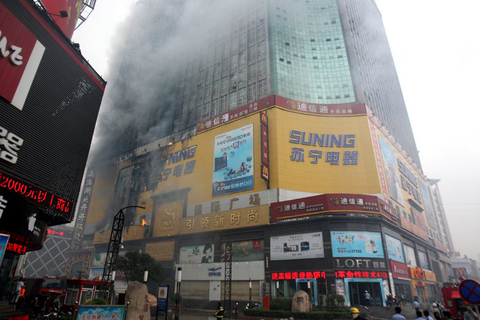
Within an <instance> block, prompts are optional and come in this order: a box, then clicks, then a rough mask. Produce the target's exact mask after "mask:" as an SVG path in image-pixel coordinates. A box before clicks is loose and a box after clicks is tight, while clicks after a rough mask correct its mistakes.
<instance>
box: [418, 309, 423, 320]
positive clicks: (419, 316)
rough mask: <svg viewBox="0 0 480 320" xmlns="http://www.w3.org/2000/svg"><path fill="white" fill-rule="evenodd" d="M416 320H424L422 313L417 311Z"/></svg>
mask: <svg viewBox="0 0 480 320" xmlns="http://www.w3.org/2000/svg"><path fill="white" fill-rule="evenodd" d="M416 320H424V319H423V314H422V311H417V319H416Z"/></svg>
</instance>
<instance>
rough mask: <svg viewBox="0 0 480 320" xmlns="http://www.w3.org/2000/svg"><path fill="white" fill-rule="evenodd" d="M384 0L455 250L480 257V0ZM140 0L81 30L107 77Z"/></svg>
mask: <svg viewBox="0 0 480 320" xmlns="http://www.w3.org/2000/svg"><path fill="white" fill-rule="evenodd" d="M376 1H377V4H378V6H379V8H380V11H381V12H382V15H383V20H384V24H385V27H386V30H387V35H388V38H389V42H390V47H391V49H392V52H393V56H394V59H395V64H396V68H397V72H398V75H399V78H400V82H401V85H402V90H403V94H404V97H405V101H406V104H407V108H408V111H409V115H410V121H411V123H412V126H413V131H414V134H415V139H416V143H417V147H418V150H420V159H421V161H422V167H423V170H424V172H425V174H426V175H427V177H428V178H431V179H441V182H440V190H441V191H442V197H443V202H444V205H445V209H446V211H447V216H448V221H449V223H450V230H451V232H452V236H453V240H454V245H455V250H456V251H460V252H461V253H462V254H467V255H468V256H469V257H470V258H474V259H477V260H480V230H479V229H480V218H479V217H478V214H479V213H480V170H479V169H478V166H479V165H478V164H477V163H478V162H480V148H479V147H480V146H479V144H480V143H479V140H480V139H479V138H477V136H479V133H480V129H479V126H480V123H479V121H478V120H479V119H478V115H479V114H480V111H478V110H479V104H480V100H479V99H478V97H477V95H478V94H476V92H479V91H480V89H479V87H480V81H479V80H478V79H479V76H480V41H479V37H478V31H479V30H480V28H479V26H478V23H477V21H478V17H477V16H478V12H479V10H478V9H480V2H478V1H475V0H458V1H455V2H451V1H449V0H435V1H434V0H376ZM134 3H135V1H133V0H101V1H97V2H96V6H95V10H94V11H93V12H92V14H91V15H90V17H89V18H88V19H87V21H86V22H84V24H83V25H81V26H80V27H79V28H78V29H77V30H76V31H75V34H74V36H73V41H75V42H78V43H80V46H81V50H82V54H83V55H84V56H85V58H86V59H87V60H89V61H90V64H91V65H92V66H93V67H94V69H95V70H97V72H98V73H99V74H101V75H102V76H103V77H104V78H105V79H106V80H107V81H109V78H108V73H109V72H108V67H109V62H110V60H109V57H110V56H111V55H112V54H113V52H112V51H113V50H114V48H115V47H117V46H115V41H122V40H124V39H122V34H118V33H119V30H120V28H119V26H120V25H121V24H122V22H123V21H125V19H126V17H127V15H128V13H129V12H130V10H131V8H132V6H133V5H134ZM138 18H139V19H141V17H138ZM122 29H123V30H125V29H124V28H122ZM107 90H108V86H107Z"/></svg>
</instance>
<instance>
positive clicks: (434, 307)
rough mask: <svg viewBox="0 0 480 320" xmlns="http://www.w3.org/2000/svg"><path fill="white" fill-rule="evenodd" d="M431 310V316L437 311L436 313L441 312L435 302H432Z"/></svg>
mask: <svg viewBox="0 0 480 320" xmlns="http://www.w3.org/2000/svg"><path fill="white" fill-rule="evenodd" d="M432 312H433V316H435V313H438V315H439V316H440V314H441V312H440V308H438V304H436V303H433V304H432Z"/></svg>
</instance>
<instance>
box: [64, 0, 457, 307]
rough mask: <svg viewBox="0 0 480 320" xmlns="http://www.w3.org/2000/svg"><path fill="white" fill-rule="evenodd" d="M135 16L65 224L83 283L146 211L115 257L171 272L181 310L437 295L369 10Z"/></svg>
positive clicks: (410, 147) (288, 7)
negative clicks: (148, 259)
mask: <svg viewBox="0 0 480 320" xmlns="http://www.w3.org/2000/svg"><path fill="white" fill-rule="evenodd" d="M165 6H166V7H165ZM165 8H168V10H165ZM136 10H137V11H136V12H135V13H134V16H135V17H142V22H143V23H145V25H154V27H153V28H147V29H145V28H144V26H143V24H141V25H139V23H138V19H134V20H132V21H133V22H132V23H131V24H130V26H129V28H128V34H129V36H128V37H127V38H128V40H127V41H125V43H126V44H127V45H126V46H125V47H122V50H119V52H121V56H120V57H119V58H118V59H117V60H118V61H119V62H118V65H117V67H116V68H115V69H116V70H117V73H116V75H118V77H116V76H115V79H116V80H115V82H114V83H112V84H111V85H112V87H111V89H112V90H111V91H110V92H108V94H107V95H108V98H107V100H108V103H107V105H106V106H104V107H105V108H106V110H107V111H105V112H104V117H103V126H102V127H99V128H98V129H99V130H100V131H99V132H98V133H99V134H98V138H99V139H100V143H99V145H100V146H101V147H99V148H97V150H98V151H100V153H97V154H95V157H94V158H93V159H92V161H91V164H92V165H91V168H90V170H89V172H88V176H87V177H86V179H85V185H84V188H83V191H82V194H81V197H83V198H82V200H81V203H82V205H81V206H80V207H79V210H78V214H77V216H78V218H77V223H76V228H75V234H74V246H73V247H74V249H82V248H83V249H85V250H89V251H88V252H91V250H92V249H93V251H94V254H95V256H96V257H97V258H98V259H96V264H95V267H93V264H92V265H91V267H92V268H90V274H91V275H98V274H99V270H97V269H101V263H99V261H100V260H101V259H100V258H99V257H102V256H103V257H105V256H106V253H107V246H108V242H109V240H110V230H111V228H112V224H113V216H114V215H115V213H117V212H118V211H119V210H122V209H123V208H126V207H128V206H144V207H145V209H140V208H138V207H137V208H127V209H125V210H124V211H125V228H124V229H123V234H122V236H123V237H122V239H123V245H124V246H125V249H127V250H128V249H137V250H142V251H144V252H147V253H150V254H151V255H152V256H153V257H154V258H155V259H156V260H157V261H160V262H162V264H163V266H164V268H165V269H166V270H167V272H166V273H165V274H166V277H167V279H166V280H167V281H171V282H173V281H175V276H174V274H175V272H174V271H175V270H177V268H178V267H182V269H183V274H182V279H183V281H182V292H181V295H182V297H184V298H191V299H208V300H211V301H216V300H221V299H226V300H228V299H229V298H232V299H234V300H236V301H239V300H244V301H248V299H249V298H250V297H249V296H248V294H249V288H252V291H253V300H254V301H261V295H271V296H272V297H279V296H282V297H292V295H293V294H294V292H295V291H298V290H300V289H303V290H305V291H307V292H309V294H310V296H311V299H312V302H313V304H315V305H321V304H322V302H323V301H325V296H326V295H328V294H332V293H337V294H340V295H344V296H345V298H346V303H347V305H358V304H365V300H364V296H363V295H359V294H358V292H364V291H365V290H368V291H369V292H370V294H371V295H372V296H373V297H374V300H373V301H375V303H376V304H379V305H385V303H386V301H385V297H386V293H387V292H391V293H393V294H395V293H397V294H398V295H400V293H402V294H403V295H404V296H405V298H406V299H410V300H412V299H413V296H418V297H419V299H420V300H421V301H423V302H427V301H428V300H435V299H437V298H439V297H440V296H439V291H438V283H439V282H442V281H443V280H442V279H444V278H447V279H448V276H449V273H451V263H450V261H449V259H448V253H449V250H451V248H452V247H451V243H450V242H449V241H450V239H448V238H447V237H446V236H445V235H446V234H447V233H446V232H447V231H445V230H447V229H445V228H444V223H445V222H446V221H445V219H442V220H441V221H442V224H441V225H440V223H439V217H441V215H442V214H443V213H442V212H443V211H442V210H443V208H442V205H441V201H438V199H439V197H438V196H439V194H438V195H436V197H435V198H434V197H433V194H434V192H435V194H436V193H437V192H438V189H436V190H432V187H431V185H430V184H429V183H428V180H427V178H426V177H425V175H424V174H423V172H422V170H421V167H420V161H419V159H418V154H417V150H416V147H415V141H414V138H413V133H412V130H411V127H410V123H409V119H408V115H407V111H406V107H405V103H404V101H403V97H402V93H401V89H400V85H399V82H398V78H397V75H396V71H395V67H394V64H393V59H392V56H391V53H390V50H389V47H388V42H387V39H386V35H385V31H384V29H383V25H382V21H381V15H380V12H379V11H378V8H377V7H376V5H375V2H374V1H373V0H355V1H353V0H352V1H345V0H337V1H335V0H318V1H314V0H305V1H300V0H275V1H230V2H229V1H219V2H208V4H205V3H202V2H198V3H196V5H192V4H191V3H188V2H180V3H176V4H175V3H174V2H171V1H165V2H163V3H161V4H158V3H157V2H150V1H143V2H140V3H139V5H138V6H137V8H136ZM193 18H195V19H193ZM153 21H156V24H153V23H151V22H153ZM118 115H119V116H118ZM132 115H135V116H132ZM108 119H114V121H111V122H108V121H107V120H108ZM99 154H101V155H102V156H104V157H103V158H102V157H100V156H99ZM105 155H106V156H107V158H105ZM230 248H231V249H230ZM77 252H78V254H80V252H81V251H77ZM80 260H81V259H78V261H80ZM82 261H91V259H90V260H88V259H83V260H82ZM230 262H231V264H230ZM69 265H71V266H72V268H73V265H72V264H69ZM76 268H77V269H82V270H83V269H85V266H76ZM70 271H73V269H72V270H67V274H69V273H71V272H70ZM109 271H111V270H109ZM226 275H227V277H226ZM230 275H233V276H232V278H233V280H232V281H231V282H230V281H229V279H228V278H229V276H230Z"/></svg>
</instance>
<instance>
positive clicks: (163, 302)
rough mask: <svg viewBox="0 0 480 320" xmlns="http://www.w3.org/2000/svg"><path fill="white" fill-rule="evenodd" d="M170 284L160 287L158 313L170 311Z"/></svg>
mask: <svg viewBox="0 0 480 320" xmlns="http://www.w3.org/2000/svg"><path fill="white" fill-rule="evenodd" d="M168 287H169V286H168V284H160V285H159V286H158V295H157V311H165V312H166V311H167V309H168Z"/></svg>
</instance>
